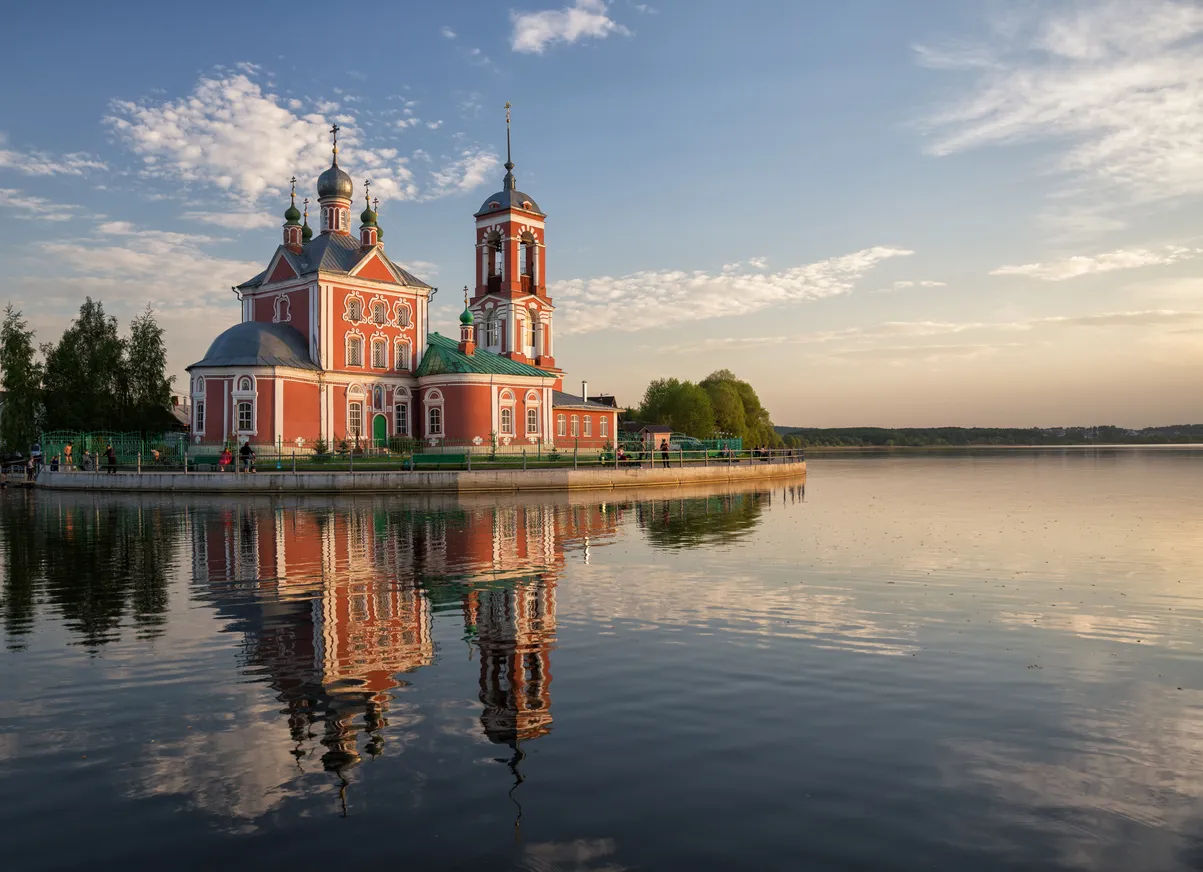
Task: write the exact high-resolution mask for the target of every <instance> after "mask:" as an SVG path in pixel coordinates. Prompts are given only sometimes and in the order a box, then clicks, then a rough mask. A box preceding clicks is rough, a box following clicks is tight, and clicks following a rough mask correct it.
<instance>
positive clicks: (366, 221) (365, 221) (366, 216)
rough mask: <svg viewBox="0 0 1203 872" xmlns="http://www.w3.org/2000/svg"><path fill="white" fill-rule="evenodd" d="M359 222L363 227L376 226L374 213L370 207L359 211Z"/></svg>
mask: <svg viewBox="0 0 1203 872" xmlns="http://www.w3.org/2000/svg"><path fill="white" fill-rule="evenodd" d="M359 223H360V224H362V225H363V226H364V227H375V226H376V213H375V212H373V211H372V210H371V207H369V208H367V209H364V210H363V211H362V212H360V213H359Z"/></svg>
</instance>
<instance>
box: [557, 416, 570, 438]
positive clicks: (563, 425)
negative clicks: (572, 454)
mask: <svg viewBox="0 0 1203 872" xmlns="http://www.w3.org/2000/svg"><path fill="white" fill-rule="evenodd" d="M556 435H557V436H567V435H568V416H567V415H564V414H559V415H556Z"/></svg>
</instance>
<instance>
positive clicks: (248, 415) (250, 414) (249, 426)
mask: <svg viewBox="0 0 1203 872" xmlns="http://www.w3.org/2000/svg"><path fill="white" fill-rule="evenodd" d="M254 429H255V410H254V406H252V405H251V404H250V403H248V402H246V401H245V400H244V401H243V402H241V403H239V404H238V431H239V432H240V433H250V432H251V431H252V430H254Z"/></svg>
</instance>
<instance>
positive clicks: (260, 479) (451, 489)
mask: <svg viewBox="0 0 1203 872" xmlns="http://www.w3.org/2000/svg"><path fill="white" fill-rule="evenodd" d="M805 474H806V461H799V462H791V463H760V462H744V463H737V464H731V465H724V466H695V467H685V468H677V469H673V468H669V469H663V468H660V469H639V468H634V469H610V468H594V469H533V470H472V471H470V472H469V471H466V470H465V471H446V472H433V471H430V472H427V471H415V472H298V473H293V472H257V473H254V474H251V475H247V474H240V473H231V472H227V473H219V472H190V473H187V474H185V473H183V472H143V473H133V472H118V473H114V474H112V475H109V474H107V473H104V472H50V471H49V470H43V471H42V473H41V474H40V475H39V476H38V482H37V483H38V487H39V488H46V489H50V490H90V491H140V492H146V493H221V494H248V495H250V494H272V493H340V492H346V491H359V492H368V493H371V492H375V493H386V492H391V493H422V492H426V493H430V492H436V493H483V492H490V491H496V492H505V493H517V492H522V491H564V490H584V489H612V488H636V487H655V486H663V487H676V486H679V485H687V484H703V483H709V482H715V483H723V482H756V481H768V480H770V479H775V478H799V477H802V476H804V475H805Z"/></svg>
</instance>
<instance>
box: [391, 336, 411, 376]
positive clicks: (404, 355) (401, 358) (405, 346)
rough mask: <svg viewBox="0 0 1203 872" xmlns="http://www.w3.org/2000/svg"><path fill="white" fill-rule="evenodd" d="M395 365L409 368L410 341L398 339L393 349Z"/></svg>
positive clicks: (399, 367)
mask: <svg viewBox="0 0 1203 872" xmlns="http://www.w3.org/2000/svg"><path fill="white" fill-rule="evenodd" d="M393 366H394V367H395V368H396V369H409V343H408V342H406V341H405V340H404V339H398V340H397V345H396V347H395V349H394V351H393Z"/></svg>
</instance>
